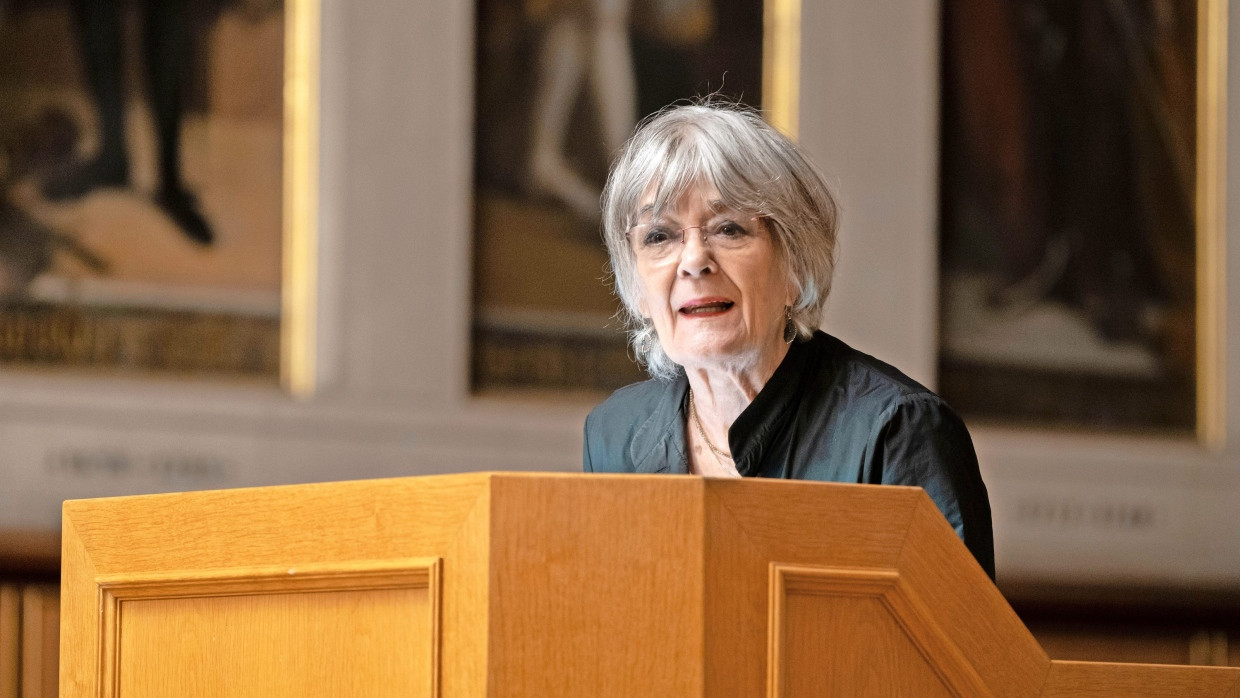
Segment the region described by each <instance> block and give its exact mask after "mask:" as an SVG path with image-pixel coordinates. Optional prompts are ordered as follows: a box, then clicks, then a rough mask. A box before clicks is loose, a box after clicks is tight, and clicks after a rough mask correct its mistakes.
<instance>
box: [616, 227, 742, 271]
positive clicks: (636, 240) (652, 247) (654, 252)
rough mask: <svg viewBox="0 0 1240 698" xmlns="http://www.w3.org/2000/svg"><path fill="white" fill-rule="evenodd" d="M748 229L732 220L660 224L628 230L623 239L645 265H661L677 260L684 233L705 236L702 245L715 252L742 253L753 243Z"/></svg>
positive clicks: (683, 240) (683, 242)
mask: <svg viewBox="0 0 1240 698" xmlns="http://www.w3.org/2000/svg"><path fill="white" fill-rule="evenodd" d="M757 225H758V222H757V220H755V221H753V225H752V226H751V227H748V228H747V227H745V226H743V225H741V224H740V223H737V222H736V221H733V220H721V221H716V222H714V223H708V224H706V225H687V226H685V227H683V228H673V227H671V226H667V225H663V224H661V223H638V224H637V225H635V226H633V227H632V228H629V229H628V230H627V231H626V232H625V233H624V237H626V238H628V240H629V244H630V245H631V246H632V248H633V253H634V254H635V255H637V257H638V259H641V260H643V261H647V262H652V263H659V262H666V261H669V260H672V259H675V258H676V256H677V255H678V254H679V252H680V249H681V247H682V246H683V245H684V244H685V239H686V238H685V232H686V231H689V230H697V231H699V232H700V233H701V235H702V244H703V245H705V246H707V247H709V248H710V249H712V250H715V251H730V250H739V249H742V248H744V247H746V246H748V245H749V244H750V243H751V242H753V240H754V234H753V228H755V227H757Z"/></svg>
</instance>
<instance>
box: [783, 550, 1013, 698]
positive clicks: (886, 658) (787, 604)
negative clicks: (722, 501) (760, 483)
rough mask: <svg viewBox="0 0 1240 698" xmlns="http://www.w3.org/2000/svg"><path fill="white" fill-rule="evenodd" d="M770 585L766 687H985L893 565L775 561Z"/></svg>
mask: <svg viewBox="0 0 1240 698" xmlns="http://www.w3.org/2000/svg"><path fill="white" fill-rule="evenodd" d="M770 586H771V594H770V598H771V602H770V608H771V621H770V627H771V633H770V654H769V656H770V664H769V666H770V679H769V682H768V695H771V696H791V695H796V696H810V695H825V694H835V693H838V692H841V691H846V690H849V687H850V686H851V687H853V688H857V689H861V691H862V693H864V694H867V695H892V694H900V693H904V694H908V695H956V696H973V695H985V694H987V693H989V691H988V689H987V687H986V686H985V685H984V684H983V682H982V680H981V678H980V677H979V676H978V675H977V674H976V672H974V671H973V668H972V666H971V664H970V662H969V661H968V659H967V658H966V657H964V656H963V655H962V654H961V653H960V651H959V650H958V649H957V648H956V647H955V645H954V644H953V643H952V642H951V641H950V640H949V639H948V638H947V636H946V634H945V633H944V631H943V629H942V628H940V627H938V625H937V624H936V623H935V621H934V619H933V617H932V615H931V614H930V613H929V610H928V609H927V608H926V607H925V604H924V603H923V602H922V601H921V599H920V598H919V597H918V594H917V592H916V591H915V590H913V589H911V588H909V587H908V585H907V584H904V583H902V581H901V579H900V575H899V573H897V572H895V571H892V570H873V569H865V568H829V567H805V566H787V565H780V564H772V565H771V583H770ZM815 658H816V659H815Z"/></svg>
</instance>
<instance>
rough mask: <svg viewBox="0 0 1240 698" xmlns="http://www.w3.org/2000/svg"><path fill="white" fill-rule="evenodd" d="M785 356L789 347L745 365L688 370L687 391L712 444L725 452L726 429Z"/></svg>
mask: <svg viewBox="0 0 1240 698" xmlns="http://www.w3.org/2000/svg"><path fill="white" fill-rule="evenodd" d="M787 353H788V345H787V344H783V343H782V342H781V343H780V345H779V347H778V348H777V349H776V350H774V351H770V352H764V354H765V356H763V357H762V360H760V361H756V362H753V363H751V364H749V365H744V366H735V365H732V366H728V365H723V366H700V367H693V368H687V369H686V370H685V375H686V377H688V379H689V389H690V390H691V391H693V401H694V406H695V408H696V413H697V418H698V420H699V421H700V422H701V425H702V429H703V431H705V432H706V438H707V440H708V441H710V443H711V444H713V445H715V446H716V447H718V448H719V449H721V450H723V451H725V452H728V451H729V447H728V430H729V429H731V428H732V424H733V423H734V422H735V421H736V418H737V417H739V416H740V415H741V412H744V411H745V408H746V407H749V404H750V403H751V402H753V400H754V398H755V397H757V396H758V393H759V392H761V390H762V387H763V386H765V385H766V382H767V381H768V380H770V378H771V376H772V375H774V373H775V369H777V368H779V364H780V362H782V361H783V360H784V356H786V355H787Z"/></svg>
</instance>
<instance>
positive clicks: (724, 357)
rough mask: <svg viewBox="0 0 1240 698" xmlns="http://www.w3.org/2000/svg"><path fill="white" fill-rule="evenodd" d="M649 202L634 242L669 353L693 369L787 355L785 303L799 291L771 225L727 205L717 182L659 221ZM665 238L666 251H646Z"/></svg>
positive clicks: (648, 308) (643, 304) (643, 308)
mask: <svg viewBox="0 0 1240 698" xmlns="http://www.w3.org/2000/svg"><path fill="white" fill-rule="evenodd" d="M652 190H653V188H652ZM649 204H650V201H649V200H647V201H644V202H643V211H642V213H641V214H640V215H639V216H638V225H637V226H635V227H634V228H633V229H632V230H631V231H630V232H629V238H630V239H629V244H630V247H631V248H632V249H633V250H634V253H635V255H636V257H637V275H638V277H639V279H640V286H641V294H642V295H641V298H640V300H639V303H638V308H639V310H640V312H641V313H642V315H643V316H644V317H648V318H650V319H651V320H652V321H653V322H654V327H655V331H656V332H658V335H659V343H660V344H661V345H662V347H663V350H664V351H665V352H666V353H667V355H668V357H669V358H671V359H672V361H675V362H676V363H678V364H680V365H681V366H684V367H685V368H686V369H695V368H705V369H710V368H724V369H727V368H733V369H735V370H744V369H745V367H747V366H754V365H759V364H761V363H763V362H764V360H766V359H769V358H770V357H773V356H782V351H783V349H784V347H783V339H782V337H783V328H784V323H785V316H784V307H785V306H788V305H791V304H792V302H793V300H794V298H795V296H794V290H793V284H792V283H791V281H790V280H789V279H788V276H787V274H786V272H785V271H784V265H782V264H780V262H779V260H778V259H777V254H776V251H775V247H774V243H773V241H772V240H771V236H770V232H769V231H768V230H767V227H766V224H765V223H764V222H763V221H762V220H761V219H760V218H758V217H756V216H754V215H753V214H749V213H744V212H740V211H735V210H732V209H729V208H727V207H726V206H724V205H723V203H722V202H721V201H720V196H719V193H718V192H717V191H715V189H714V188H713V187H711V186H709V185H698V186H695V187H692V188H690V189H689V190H688V191H687V192H686V193H685V195H684V196H682V197H681V198H680V200H679V201H677V202H676V204H675V205H674V206H669V207H668V209H670V210H665V211H664V212H663V214H662V216H660V217H659V218H657V219H654V218H652V216H651V213H650V211H649V210H648V207H649ZM685 228H689V229H688V230H684V229H685ZM682 230H683V244H682V243H681V242H677V239H678V238H680V237H681V231H682ZM669 236H670V240H671V241H670V242H668V239H669ZM704 236H705V237H709V238H710V241H709V242H705V241H704V239H703V238H704ZM658 244H663V245H665V246H666V250H664V251H663V252H662V253H661V254H662V256H660V255H659V254H651V253H650V250H649V249H646V250H643V249H641V248H643V247H647V248H649V247H650V246H651V245H658Z"/></svg>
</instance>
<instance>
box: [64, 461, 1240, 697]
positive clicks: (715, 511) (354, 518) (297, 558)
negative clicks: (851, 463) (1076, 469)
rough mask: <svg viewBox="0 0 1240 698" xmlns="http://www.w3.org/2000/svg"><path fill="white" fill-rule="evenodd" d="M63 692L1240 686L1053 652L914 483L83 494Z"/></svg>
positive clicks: (68, 541)
mask: <svg viewBox="0 0 1240 698" xmlns="http://www.w3.org/2000/svg"><path fill="white" fill-rule="evenodd" d="M61 599H62V619H63V624H62V628H61V691H62V693H61V695H62V696H67V697H68V696H117V697H119V696H124V697H125V698H133V697H136V696H169V695H175V696H246V697H248V696H298V697H301V696H331V697H333V698H335V697H336V696H352V695H366V696H385V695H393V696H395V695H401V696H488V697H499V696H540V697H541V696H592V697H593V696H617V697H626V698H627V697H629V696H711V697H713V696H757V695H764V694H765V695H767V696H781V697H782V696H793V697H800V696H821V695H849V696H852V695H877V696H887V695H907V696H938V695H944V696H987V695H996V696H1102V695H1147V696H1180V695H1186V694H1191V695H1204V696H1211V695H1214V696H1233V697H1235V698H1240V670H1236V669H1206V668H1192V667H1157V666H1137V665H1115V664H1086V663H1076V662H1052V661H1050V660H1049V659H1048V658H1047V656H1046V654H1045V653H1044V652H1043V651H1042V650H1041V648H1040V647H1039V646H1038V644H1037V643H1036V642H1035V641H1034V639H1033V637H1032V636H1031V635H1030V634H1029V632H1028V631H1027V630H1026V629H1025V627H1024V626H1023V625H1022V624H1021V622H1020V620H1019V619H1018V618H1017V617H1016V614H1015V613H1014V612H1013V611H1012V609H1011V608H1010V607H1009V606H1008V604H1007V603H1006V601H1005V600H1004V599H1003V597H1002V596H1001V595H1000V593H999V591H998V589H996V588H995V586H994V585H993V584H992V583H991V582H990V580H989V579H988V578H987V577H986V574H985V572H983V571H982V569H981V568H980V567H979V566H978V565H977V563H976V561H974V560H973V558H972V556H971V555H970V554H969V552H968V550H967V549H965V547H964V545H963V544H962V543H961V542H960V541H959V539H958V538H957V537H956V536H955V534H954V532H953V531H952V529H951V527H950V526H949V525H948V524H947V522H946V521H945V520H944V519H943V517H942V516H941V515H940V514H939V512H938V510H937V509H936V508H935V506H934V504H933V502H931V501H930V499H929V498H928V497H926V495H925V493H923V492H921V491H920V490H918V489H915V488H902V487H872V486H860V485H837V484H825V483H810V482H787V481H770V480H763V481H752V480H713V479H703V478H698V477H690V476H679V477H678V476H665V475H659V476H635V475H566V474H555V475H550V474H548V475H542V474H530V473H475V474H468V475H457V476H434V477H421V478H402V479H394V480H372V481H364V482H346V483H335V484H317V485H302V486H290V487H273V488H261V489H249V490H235V491H226V492H193V493H185V494H170V495H152V496H145V497H125V498H116V499H101V500H89V501H77V502H67V503H66V504H65V511H64V551H63V581H62V595H61Z"/></svg>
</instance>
